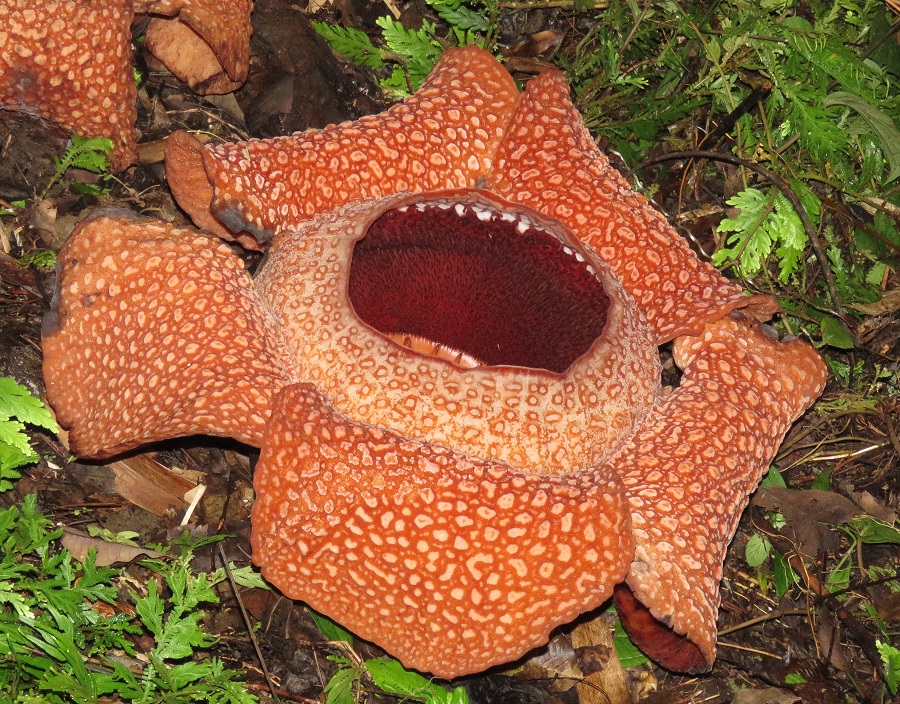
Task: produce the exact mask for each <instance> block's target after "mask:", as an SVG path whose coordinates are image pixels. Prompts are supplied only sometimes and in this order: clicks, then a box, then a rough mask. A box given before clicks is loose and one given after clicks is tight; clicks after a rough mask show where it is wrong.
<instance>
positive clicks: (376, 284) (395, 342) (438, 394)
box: [256, 189, 659, 474]
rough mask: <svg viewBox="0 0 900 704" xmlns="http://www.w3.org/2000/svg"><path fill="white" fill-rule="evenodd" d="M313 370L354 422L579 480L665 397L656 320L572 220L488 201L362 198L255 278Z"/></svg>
mask: <svg viewBox="0 0 900 704" xmlns="http://www.w3.org/2000/svg"><path fill="white" fill-rule="evenodd" d="M256 285H257V287H258V291H259V293H260V295H261V296H262V298H263V300H264V301H265V302H266V304H267V306H268V308H269V310H271V311H272V312H273V314H274V316H275V319H276V322H277V324H278V325H279V327H280V329H281V330H282V331H283V332H284V334H285V336H286V341H287V344H288V345H289V347H290V348H291V350H292V352H293V354H294V357H295V359H296V361H297V365H298V372H297V381H306V382H308V383H312V384H314V385H315V386H316V387H317V388H318V389H319V390H320V391H321V392H322V393H323V395H325V396H326V397H327V398H328V399H329V401H330V403H331V404H332V405H333V407H334V408H335V410H336V411H337V412H339V413H341V414H344V415H346V416H347V417H348V418H350V419H352V420H354V421H355V422H360V423H366V424H369V425H373V426H379V427H381V428H386V429H389V430H392V431H395V432H397V433H399V434H401V435H402V436H404V437H407V438H410V439H415V440H421V441H425V442H430V443H436V444H440V445H443V446H445V447H452V448H454V449H455V450H458V451H460V452H463V453H465V454H469V455H472V456H474V457H479V458H483V459H489V460H495V461H499V462H505V463H507V464H509V465H510V466H512V467H516V468H523V469H524V468H532V469H531V471H537V472H538V473H540V474H568V473H570V472H574V471H576V470H578V469H580V468H583V467H586V466H594V465H596V464H598V463H599V462H601V461H602V460H603V459H604V458H605V457H606V456H608V455H609V453H610V452H611V451H613V450H614V449H615V448H616V447H617V446H618V445H619V443H621V442H622V440H624V439H625V438H626V437H628V435H629V434H630V433H631V432H632V429H633V428H634V427H635V425H636V424H637V423H638V422H639V421H640V420H641V419H642V418H643V416H644V414H645V413H646V412H647V410H648V409H649V408H650V406H651V405H652V403H653V401H654V398H655V396H656V392H657V390H658V388H659V354H658V352H657V349H656V345H655V344H654V343H653V341H652V339H651V335H650V331H649V328H648V327H647V324H646V321H645V319H644V317H643V316H642V315H641V313H640V311H639V310H638V309H637V307H636V304H635V302H634V299H632V298H631V297H630V296H629V295H628V294H627V293H626V292H625V290H624V289H623V288H622V285H621V283H620V282H619V281H618V279H617V278H616V276H615V275H614V274H613V273H612V270H611V269H610V268H609V266H608V265H607V264H606V263H604V262H603V261H602V260H600V259H599V258H598V257H597V256H596V255H595V254H593V253H592V252H590V251H589V250H587V249H585V248H584V247H583V246H582V245H580V244H578V240H577V239H575V237H574V236H573V235H572V234H571V233H570V232H569V230H568V229H567V228H566V227H565V226H564V225H562V224H561V223H559V222H558V221H557V220H554V219H552V218H549V217H547V216H545V215H543V214H541V213H538V212H536V211H534V210H532V209H530V208H527V207H525V206H521V205H516V204H512V203H509V202H507V201H504V200H502V199H500V198H498V197H496V196H494V195H492V194H490V193H487V192H485V191H480V190H475V189H459V190H452V191H440V192H431V193H424V194H415V195H408V194H399V195H396V196H388V197H386V198H373V199H369V200H364V201H356V202H354V203H351V204H348V205H346V206H343V207H341V208H338V209H336V210H334V211H332V212H330V213H326V214H323V215H322V216H320V217H319V218H317V219H315V220H311V221H309V222H308V223H305V224H303V225H301V226H300V227H299V228H298V229H297V230H296V231H294V232H291V233H286V234H285V235H284V236H281V237H279V239H278V240H277V241H276V242H275V244H274V246H273V248H272V250H270V252H269V256H268V259H267V261H266V264H265V265H264V266H263V267H262V268H261V270H260V272H259V274H258V275H257V278H256Z"/></svg>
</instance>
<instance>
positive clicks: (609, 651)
mask: <svg viewBox="0 0 900 704" xmlns="http://www.w3.org/2000/svg"><path fill="white" fill-rule="evenodd" d="M572 645H573V646H574V647H575V649H576V653H578V662H579V665H580V668H581V671H582V672H583V673H584V675H585V677H584V681H583V682H581V683H579V684H578V701H579V703H580V704H631V693H630V692H629V690H628V684H627V683H626V681H625V671H624V670H623V669H622V663H620V662H619V656H618V655H616V646H615V644H614V643H613V633H612V629H611V628H610V624H609V623H608V622H607V620H606V614H600V616H598V617H597V618H594V619H591V620H590V621H586V622H585V623H582V624H579V625H578V627H577V628H575V630H574V631H572Z"/></svg>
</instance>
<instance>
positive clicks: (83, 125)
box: [0, 0, 137, 171]
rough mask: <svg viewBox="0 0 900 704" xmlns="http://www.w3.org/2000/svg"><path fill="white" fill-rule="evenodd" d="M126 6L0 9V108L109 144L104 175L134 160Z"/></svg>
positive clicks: (115, 1)
mask: <svg viewBox="0 0 900 704" xmlns="http://www.w3.org/2000/svg"><path fill="white" fill-rule="evenodd" d="M132 16H133V13H132V10H131V0H104V2H93V1H92V0H6V1H5V2H3V3H0V108H2V109H5V110H13V111H18V112H24V113H26V114H29V115H32V116H34V117H40V118H43V119H45V120H50V121H52V122H54V123H56V124H58V125H60V126H61V127H63V128H64V129H66V130H68V131H70V132H74V133H76V134H79V135H81V136H82V137H90V138H93V137H106V138H108V139H111V140H112V142H113V145H114V148H113V151H112V154H111V158H110V161H111V168H112V170H113V171H121V170H122V169H124V168H125V167H127V166H128V165H129V164H132V163H134V162H135V161H136V160H137V147H136V143H137V132H136V131H135V126H134V125H135V121H136V120H137V107H136V104H137V89H136V87H135V83H134V74H133V72H132V68H131V32H130V27H131V20H132Z"/></svg>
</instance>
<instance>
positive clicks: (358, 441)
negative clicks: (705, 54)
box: [44, 47, 825, 677]
mask: <svg viewBox="0 0 900 704" xmlns="http://www.w3.org/2000/svg"><path fill="white" fill-rule="evenodd" d="M167 168H168V176H169V182H170V185H171V187H172V189H173V192H174V193H175V194H176V197H177V198H178V200H179V203H181V205H182V206H183V207H184V208H185V209H186V210H187V211H188V213H189V214H190V215H191V217H192V218H193V219H194V221H195V222H196V223H197V224H198V225H199V226H201V227H203V228H205V229H206V230H207V231H210V232H212V233H214V234H216V235H219V236H222V237H226V238H230V239H235V238H236V239H238V240H240V241H241V242H243V243H244V244H245V245H247V246H252V247H261V246H262V243H264V242H266V241H268V240H270V239H271V240H272V244H271V248H270V249H269V252H268V255H267V258H266V261H265V263H264V265H263V266H262V268H261V270H260V271H259V273H258V274H257V275H256V277H255V279H251V278H250V277H249V276H248V275H247V274H246V273H245V272H244V271H243V269H242V267H241V265H240V262H239V260H238V259H237V258H236V257H234V256H233V255H232V254H231V253H230V251H229V250H228V249H227V248H226V247H224V246H223V245H221V244H216V242H215V241H214V240H213V239H210V238H209V237H206V236H204V235H200V234H197V233H195V232H192V231H187V230H177V229H174V228H171V227H169V226H167V225H163V224H161V223H153V222H150V221H143V220H138V219H135V218H127V217H122V216H121V215H116V214H104V215H100V216H97V217H94V218H93V219H91V220H90V221H88V222H86V223H85V224H83V225H82V226H81V227H80V229H79V230H78V231H77V232H76V233H75V234H73V236H72V238H71V240H70V241H69V243H67V245H66V248H65V249H64V251H63V252H62V253H61V258H60V261H61V274H60V282H59V297H58V301H57V307H56V309H55V311H54V312H53V313H52V314H51V315H50V316H48V318H47V321H46V327H45V336H44V349H45V355H46V362H45V377H46V380H47V387H48V393H49V395H50V399H51V402H52V403H53V405H54V407H55V408H56V409H57V412H58V414H59V417H60V420H61V422H62V424H63V425H64V426H66V427H68V428H70V429H71V434H70V437H71V439H72V442H73V447H74V448H75V450H76V451H77V452H78V453H80V454H83V455H89V456H105V455H109V454H112V453H115V452H119V451H123V450H125V449H128V448H131V447H134V446H136V445H139V444H141V443H145V442H149V441H153V440H158V439H161V438H165V437H171V436H173V435H181V434H189V433H213V434H219V435H226V436H230V437H234V438H237V439H239V440H241V441H243V442H246V443H249V444H251V445H256V446H259V447H261V448H262V454H261V458H260V462H259V466H258V467H257V470H256V476H255V479H254V481H255V486H256V490H257V503H256V505H255V506H254V515H253V536H252V537H253V547H254V554H253V558H254V560H255V561H256V562H257V563H258V564H260V565H261V566H262V570H263V574H264V575H265V576H266V578H267V579H269V580H270V581H271V582H272V583H273V584H275V585H276V586H277V587H279V588H280V589H281V590H282V591H283V592H284V593H285V594H286V595H288V596H290V597H292V598H297V599H302V600H304V601H306V602H308V603H309V604H310V605H312V606H313V607H314V608H316V609H317V610H320V611H322V612H324V613H326V614H328V615H329V616H331V617H333V618H335V619H336V620H338V621H340V622H341V623H343V624H344V625H345V626H347V627H349V628H350V629H351V630H354V631H355V632H357V633H358V634H359V635H360V636H362V637H364V638H367V639H369V640H372V641H374V642H376V643H378V644H380V645H382V646H383V647H384V648H385V649H387V650H388V651H390V652H391V653H393V654H395V655H396V656H398V657H399V658H400V659H401V660H402V661H403V662H404V664H406V665H407V666H410V667H414V668H417V669H420V670H425V671H430V672H433V673H435V674H438V675H441V676H444V677H454V676H457V675H460V674H464V673H469V672H475V671H479V670H483V669H485V668H487V667H490V666H491V665H494V664H498V663H502V662H506V661H509V660H512V659H514V658H516V657H518V656H520V655H521V654H523V653H524V652H526V651H527V650H529V649H531V648H533V647H535V646H537V645H540V644H542V643H543V642H545V641H546V639H547V637H548V635H549V633H550V631H551V630H552V629H553V628H554V627H555V626H558V625H560V624H562V623H566V622H567V621H569V620H571V619H572V618H574V617H575V616H577V615H578V614H579V613H582V612H584V611H587V610H589V609H593V608H595V607H597V606H599V605H600V604H601V603H603V602H604V601H605V600H606V599H608V598H609V597H610V595H611V594H612V592H613V588H614V587H616V586H617V585H620V586H619V587H618V589H616V602H617V605H618V607H619V610H620V614H621V615H622V619H623V622H624V623H625V624H626V627H627V628H629V630H630V631H631V633H632V635H633V637H634V638H635V639H636V640H637V642H638V643H639V644H640V645H641V647H643V648H644V649H645V650H646V651H647V652H648V653H649V654H650V655H651V656H653V657H654V658H656V659H658V660H659V661H660V662H661V663H662V664H664V665H666V666H669V667H672V668H674V669H680V670H685V671H699V670H702V669H705V668H706V667H707V666H708V665H709V664H711V662H712V660H713V658H714V654H715V616H716V610H717V607H718V600H719V596H718V582H719V579H720V578H721V572H722V560H723V558H724V554H725V549H726V546H727V544H728V542H729V541H730V539H731V536H732V535H733V532H734V530H735V526H736V523H737V520H738V518H739V516H740V513H741V511H742V509H743V507H744V505H745V503H746V500H747V496H748V494H749V493H750V492H751V491H752V490H753V489H754V487H755V486H756V483H757V482H758V480H759V478H760V476H761V473H762V472H763V471H764V470H765V469H766V467H767V466H768V463H769V461H770V459H771V457H772V456H773V454H774V452H775V450H776V449H777V447H778V445H779V443H780V441H781V439H782V438H783V436H784V433H785V432H786V431H787V429H788V427H789V425H790V424H791V423H792V422H793V420H794V419H795V418H796V417H797V416H799V414H801V413H802V412H803V410H805V409H806V408H807V407H808V406H809V404H810V403H812V401H813V399H814V398H815V397H816V396H817V395H818V393H820V391H821V388H822V385H823V383H824V378H825V371H824V367H823V365H822V362H821V360H820V359H819V357H818V356H817V355H816V354H815V352H813V350H812V349H811V348H810V347H809V346H807V345H806V344H804V343H803V342H801V341H799V340H792V341H779V340H777V339H776V337H775V336H774V334H773V333H772V331H771V329H769V328H767V327H766V326H764V325H763V324H761V323H760V322H758V320H757V318H760V319H764V318H765V317H767V316H768V315H770V314H771V313H772V312H773V311H774V309H775V306H774V305H773V303H772V302H771V301H770V300H769V299H767V298H765V297H748V296H746V295H745V294H744V293H743V292H742V291H741V290H740V289H739V288H738V287H737V286H735V285H734V284H732V283H729V282H728V281H726V280H725V279H724V278H723V277H722V276H721V275H720V274H719V273H718V272H717V271H715V270H714V269H713V268H711V267H710V266H708V265H707V264H705V263H703V262H701V261H699V260H698V259H697V258H696V257H695V256H694V254H693V253H692V252H691V251H690V249H689V248H688V247H687V246H686V244H685V243H684V242H683V241H682V239H681V238H680V237H679V236H678V235H677V234H676V233H675V232H674V231H673V230H672V229H671V227H670V226H669V225H668V224H667V223H666V221H665V220H664V219H663V218H662V216H660V215H659V214H658V213H657V212H655V211H654V210H653V209H652V208H651V207H650V206H649V205H648V204H647V202H646V201H645V200H644V199H643V198H642V197H641V196H639V195H638V194H636V193H635V192H634V191H632V190H631V189H630V188H629V187H628V185H627V184H626V183H625V181H624V180H623V179H622V177H621V176H620V175H619V174H618V173H617V172H616V171H615V170H613V169H612V168H611V167H610V166H609V164H608V162H607V160H606V158H605V157H604V156H603V155H602V154H601V153H600V152H599V151H598V150H597V149H596V147H595V146H594V143H593V141H592V140H591V138H590V136H589V135H588V133H587V132H586V130H585V128H584V126H583V124H582V122H581V119H580V117H579V115H578V113H577V112H576V110H575V109H574V107H573V106H572V104H571V103H570V101H569V98H568V87H567V86H566V83H565V81H564V79H563V77H562V74H560V73H559V72H557V71H548V72H546V73H544V74H542V75H540V76H538V77H537V78H535V79H534V80H532V81H531V82H530V83H529V84H528V86H527V88H526V90H525V92H524V93H521V94H520V93H519V92H518V90H517V89H516V86H515V84H514V83H513V81H512V79H511V78H510V76H509V75H508V74H507V73H506V71H505V70H504V69H503V68H502V67H501V66H500V65H499V64H498V63H497V62H496V61H495V60H494V59H493V58H491V57H490V56H489V55H488V54H487V53H485V52H483V51H481V50H479V49H475V48H472V47H469V48H465V49H458V50H451V51H448V52H447V53H446V54H445V55H444V57H443V58H442V59H441V61H440V62H439V63H438V65H437V66H436V68H435V70H434V72H433V73H432V75H431V76H430V78H429V79H428V81H427V82H426V84H425V85H424V86H423V87H422V88H421V90H419V91H418V92H417V93H416V94H415V95H414V96H412V97H411V98H410V99H409V100H407V101H406V102H405V103H403V104H401V105H398V106H395V107H394V108H392V109H391V110H389V111H387V112H386V113H384V114H381V115H377V116H374V117H367V118H363V119H361V120H358V121H356V122H352V123H345V124H343V125H339V126H336V127H331V128H328V129H325V130H322V131H319V132H310V133H300V134H296V135H294V136H292V137H289V138H280V139H274V140H266V141H251V142H246V143H239V144H232V145H225V146H218V147H203V146H201V145H200V143H199V142H197V141H195V140H194V139H193V138H192V137H190V136H189V135H187V134H184V133H179V134H176V135H173V136H172V138H171V145H170V148H169V153H168V154H167ZM739 309H740V310H741V311H742V312H738V310H739ZM672 339H674V340H675V342H674V350H675V360H676V362H677V364H678V365H679V366H680V367H681V369H682V370H683V376H682V380H681V383H680V385H679V387H678V388H677V389H674V390H672V389H663V388H661V386H660V368H659V356H658V351H657V345H659V344H661V343H663V342H666V341H668V340H672Z"/></svg>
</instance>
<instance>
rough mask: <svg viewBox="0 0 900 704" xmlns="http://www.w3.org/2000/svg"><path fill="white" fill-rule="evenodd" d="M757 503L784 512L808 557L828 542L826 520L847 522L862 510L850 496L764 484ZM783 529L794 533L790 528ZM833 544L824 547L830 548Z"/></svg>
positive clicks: (829, 521)
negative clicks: (765, 485)
mask: <svg viewBox="0 0 900 704" xmlns="http://www.w3.org/2000/svg"><path fill="white" fill-rule="evenodd" d="M753 503H754V505H756V506H762V507H763V508H765V509H769V510H771V511H779V512H781V514H782V515H783V516H784V520H785V522H786V523H787V525H786V529H788V530H792V531H793V533H794V536H795V538H794V539H795V544H796V548H797V550H798V551H799V552H801V553H802V554H804V555H806V556H807V557H815V556H816V554H817V553H818V552H819V550H820V548H822V547H823V542H827V534H828V533H829V529H828V528H827V527H826V526H825V525H823V524H841V523H847V522H849V521H850V519H852V518H853V517H854V516H858V515H860V514H861V513H862V511H861V510H860V509H859V508H858V507H857V506H856V505H855V504H854V503H853V502H852V501H850V499H847V498H844V497H843V496H841V495H840V494H836V493H835V492H833V491H820V490H818V489H802V490H801V489H787V488H785V487H780V486H770V487H764V488H762V489H760V490H759V491H758V492H757V493H756V496H755V497H754V499H753ZM782 533H784V534H785V535H788V536H789V535H790V533H789V532H787V531H782ZM829 547H830V546H828V547H825V548H824V549H826V550H828V551H830V549H829Z"/></svg>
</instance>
